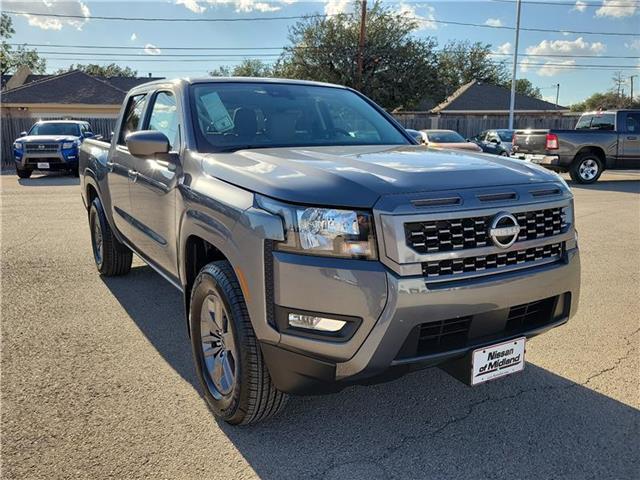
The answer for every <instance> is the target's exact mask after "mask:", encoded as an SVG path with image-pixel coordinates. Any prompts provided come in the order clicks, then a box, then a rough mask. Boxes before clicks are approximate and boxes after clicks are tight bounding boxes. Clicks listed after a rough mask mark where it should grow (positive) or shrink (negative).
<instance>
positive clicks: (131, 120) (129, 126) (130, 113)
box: [118, 93, 147, 145]
mask: <svg viewBox="0 0 640 480" xmlns="http://www.w3.org/2000/svg"><path fill="white" fill-rule="evenodd" d="M146 102H147V95H146V94H144V93H143V94H141V95H134V96H133V97H131V98H130V99H129V103H127V109H126V110H125V112H124V120H123V122H122V128H121V129H120V136H119V137H118V144H119V145H125V144H126V142H125V141H124V139H125V138H126V137H127V135H129V134H130V133H131V132H135V131H136V130H138V127H139V126H140V119H141V117H142V112H143V111H144V105H145V103H146Z"/></svg>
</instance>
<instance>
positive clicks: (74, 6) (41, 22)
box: [3, 0, 91, 30]
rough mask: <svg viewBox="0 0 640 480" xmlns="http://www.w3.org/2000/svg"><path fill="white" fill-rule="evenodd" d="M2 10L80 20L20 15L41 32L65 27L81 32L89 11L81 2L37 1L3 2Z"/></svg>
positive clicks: (67, 0) (88, 16) (9, 0)
mask: <svg viewBox="0 0 640 480" xmlns="http://www.w3.org/2000/svg"><path fill="white" fill-rule="evenodd" d="M3 10H11V11H14V12H29V13H53V14H56V15H73V16H79V17H82V18H64V17H43V16H36V15H29V13H21V15H22V16H23V17H25V18H26V19H27V22H28V23H29V25H31V26H32V27H36V28H40V29H42V30H62V29H63V28H64V27H65V26H70V27H73V28H75V29H77V30H82V27H83V26H84V25H85V24H86V23H87V22H88V21H89V18H90V17H91V11H90V10H89V6H88V5H86V4H85V3H83V2H82V1H81V0H73V1H70V0H63V1H59V0H37V1H13V0H5V1H4V2H3Z"/></svg>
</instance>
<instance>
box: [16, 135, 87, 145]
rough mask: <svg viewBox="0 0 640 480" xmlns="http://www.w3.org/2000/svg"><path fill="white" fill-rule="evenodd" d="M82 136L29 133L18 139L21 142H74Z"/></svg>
mask: <svg viewBox="0 0 640 480" xmlns="http://www.w3.org/2000/svg"><path fill="white" fill-rule="evenodd" d="M78 138H80V137H75V136H73V135H27V136H26V137H20V138H18V139H17V140H16V141H19V142H21V143H45V142H48V143H60V142H73V141H74V140H77V139H78Z"/></svg>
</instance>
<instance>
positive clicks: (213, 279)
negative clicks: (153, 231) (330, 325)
mask: <svg viewBox="0 0 640 480" xmlns="http://www.w3.org/2000/svg"><path fill="white" fill-rule="evenodd" d="M189 328H190V333H191V347H192V351H193V358H194V362H195V367H196V373H197V374H198V378H199V380H200V384H201V386H202V390H203V393H204V398H205V400H206V402H207V406H208V407H209V409H210V410H211V411H212V412H213V414H214V415H215V416H216V417H217V418H220V419H222V420H224V421H225V422H227V423H230V424H232V425H238V424H249V423H255V422H259V421H262V420H266V419H267V418H270V417H272V416H273V415H275V414H277V413H278V412H279V411H280V410H282V408H283V407H284V405H285V403H286V400H287V395H286V394H285V393H282V392H280V391H279V390H277V389H276V387H275V386H274V385H273V383H272V381H271V377H270V375H269V371H268V370H267V367H266V365H265V363H264V359H263V358H262V352H261V351H260V345H259V343H258V340H257V339H256V336H255V333H254V331H253V327H252V326H251V320H250V319H249V314H248V312H247V306H246V304H245V302H244V296H243V294H242V290H241V288H240V284H239V283H238V279H237V278H236V276H235V273H234V271H233V268H232V267H231V265H230V264H229V262H227V261H218V262H212V263H210V264H208V265H207V266H205V267H204V268H203V269H202V270H201V271H200V273H199V275H198V277H197V278H196V280H195V283H194V286H193V290H192V293H191V308H190V313H189Z"/></svg>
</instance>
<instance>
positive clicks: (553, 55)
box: [9, 43, 640, 60]
mask: <svg viewBox="0 0 640 480" xmlns="http://www.w3.org/2000/svg"><path fill="white" fill-rule="evenodd" d="M9 45H11V46H25V47H47V48H81V49H89V48H95V49H122V50H137V51H143V50H144V47H142V46H137V47H134V46H130V45H119V46H115V45H113V46H106V45H62V44H46V43H9ZM154 47H155V48H157V49H159V50H162V51H164V50H169V51H174V50H177V51H185V50H194V51H207V50H212V51H216V52H217V51H233V50H237V51H254V50H255V51H266V50H279V51H282V50H287V49H307V50H327V51H329V50H333V49H329V48H324V47H312V46H284V47H164V46H155V45H154ZM434 51H435V52H460V51H461V50H448V49H437V50H434ZM38 53H39V54H49V53H50V54H69V55H119V56H132V55H133V54H126V53H120V52H108V53H98V52H68V51H64V52H63V51H60V52H46V51H39V52H38ZM138 55H140V54H135V55H133V56H138ZM213 55H220V56H223V54H213ZM234 55H237V54H234ZM252 55H254V56H256V55H257V56H261V55H262V54H252ZM265 55H280V54H279V53H272V54H265ZM489 55H491V56H511V54H510V53H498V52H490V53H489ZM157 56H171V57H180V56H184V57H197V56H200V55H198V54H194V53H185V54H165V53H161V54H159V55H157ZM204 56H209V55H204ZM518 56H523V57H542V58H546V57H549V58H593V59H600V58H606V59H629V60H638V59H640V56H637V55H581V54H565V53H549V54H543V53H519V54H518Z"/></svg>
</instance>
